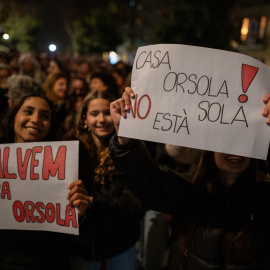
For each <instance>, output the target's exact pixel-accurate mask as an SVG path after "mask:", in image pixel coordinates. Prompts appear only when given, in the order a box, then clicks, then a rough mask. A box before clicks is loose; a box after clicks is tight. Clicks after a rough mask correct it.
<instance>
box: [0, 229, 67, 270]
mask: <svg viewBox="0 0 270 270" xmlns="http://www.w3.org/2000/svg"><path fill="white" fill-rule="evenodd" d="M69 237H70V236H69V235H67V234H62V233H55V232H45V231H44V232H43V231H18V230H0V269H1V270H25V269H27V270H47V269H54V270H58V269H60V270H68V269H69V248H68V245H69V243H70V241H69V240H68V239H69Z"/></svg>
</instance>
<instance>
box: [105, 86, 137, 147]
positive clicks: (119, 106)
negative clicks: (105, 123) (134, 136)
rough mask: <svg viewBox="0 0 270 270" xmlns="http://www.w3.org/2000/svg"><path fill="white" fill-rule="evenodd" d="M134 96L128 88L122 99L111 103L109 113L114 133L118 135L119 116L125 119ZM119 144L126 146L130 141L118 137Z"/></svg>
mask: <svg viewBox="0 0 270 270" xmlns="http://www.w3.org/2000/svg"><path fill="white" fill-rule="evenodd" d="M134 96H135V94H134V91H133V90H132V89H131V88H130V87H126V88H125V92H124V93H123V95H122V97H121V98H119V99H117V100H116V101H114V102H112V103H111V106H110V112H111V116H112V120H113V122H114V127H115V130H116V133H118V130H119V125H120V119H121V116H123V117H126V116H127V111H129V110H130V109H131V98H133V97H134ZM118 141H119V143H120V144H127V143H128V142H129V141H130V139H129V138H124V137H118Z"/></svg>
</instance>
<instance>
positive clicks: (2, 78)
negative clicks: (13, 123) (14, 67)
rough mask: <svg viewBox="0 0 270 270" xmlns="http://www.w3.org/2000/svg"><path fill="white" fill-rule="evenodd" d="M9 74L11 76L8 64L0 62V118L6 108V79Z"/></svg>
mask: <svg viewBox="0 0 270 270" xmlns="http://www.w3.org/2000/svg"><path fill="white" fill-rule="evenodd" d="M9 76H11V69H10V67H9V65H7V64H5V63H0V120H1V119H2V118H3V116H4V115H5V113H6V110H7V108H8V98H7V92H8V87H7V79H8V77H9Z"/></svg>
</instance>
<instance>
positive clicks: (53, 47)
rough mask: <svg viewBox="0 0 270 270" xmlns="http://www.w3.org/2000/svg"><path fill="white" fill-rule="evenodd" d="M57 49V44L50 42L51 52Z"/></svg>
mask: <svg viewBox="0 0 270 270" xmlns="http://www.w3.org/2000/svg"><path fill="white" fill-rule="evenodd" d="M56 49H57V47H56V45H54V44H50V45H49V50H50V51H51V52H55V51H56Z"/></svg>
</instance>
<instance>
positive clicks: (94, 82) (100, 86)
mask: <svg viewBox="0 0 270 270" xmlns="http://www.w3.org/2000/svg"><path fill="white" fill-rule="evenodd" d="M89 88H90V91H92V92H93V91H106V90H107V89H108V87H107V86H106V85H105V84H104V82H103V81H102V80H101V79H99V78H93V79H91V82H90V85H89Z"/></svg>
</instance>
